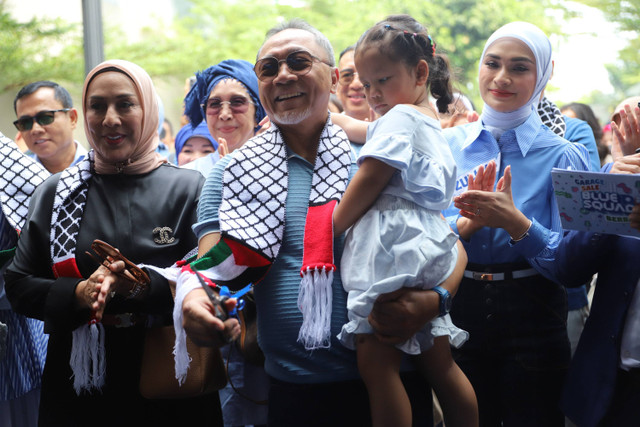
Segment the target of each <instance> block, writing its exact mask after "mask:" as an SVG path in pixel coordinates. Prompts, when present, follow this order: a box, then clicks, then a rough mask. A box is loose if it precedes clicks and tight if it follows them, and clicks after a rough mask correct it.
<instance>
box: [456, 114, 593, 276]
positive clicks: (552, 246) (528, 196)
mask: <svg viewBox="0 0 640 427" xmlns="http://www.w3.org/2000/svg"><path fill="white" fill-rule="evenodd" d="M534 113H535V112H534ZM507 132H512V133H513V132H515V138H516V141H517V142H516V143H514V144H512V145H511V146H508V147H506V148H504V149H502V150H501V149H500V147H499V145H498V142H497V141H496V140H495V138H494V137H493V135H492V134H491V132H489V131H488V130H487V129H485V128H484V127H483V125H482V123H481V122H480V121H477V122H474V123H469V124H467V125H462V126H457V127H454V128H449V129H445V130H444V135H445V137H446V139H447V141H448V142H449V146H450V147H451V151H452V153H453V157H454V159H455V160H456V163H457V165H458V172H459V177H460V178H459V180H458V185H459V186H460V187H462V186H463V185H464V184H465V181H466V179H465V178H464V176H465V173H468V172H469V171H473V170H474V169H475V168H476V167H477V166H478V165H479V164H482V163H486V162H488V161H489V160H491V159H494V158H497V157H498V155H499V159H500V164H499V171H498V176H497V178H496V182H497V179H499V178H500V177H502V176H503V174H504V169H505V167H506V166H507V165H511V175H512V184H511V188H512V194H513V201H514V203H515V206H516V207H517V208H518V209H519V210H520V211H521V212H522V213H523V214H524V215H526V216H527V218H529V219H531V220H532V221H533V225H532V227H531V229H530V231H529V236H528V237H527V238H525V239H524V240H522V241H520V242H518V243H516V244H511V243H510V236H509V234H508V233H507V232H506V231H505V230H503V229H502V228H489V227H484V228H482V229H481V230H479V231H478V232H476V233H475V234H474V235H473V236H472V237H471V238H470V240H469V241H463V242H462V243H463V244H464V246H465V249H466V250H467V253H468V256H469V262H471V263H477V264H485V265H486V264H502V263H518V262H524V261H528V262H529V263H530V264H531V265H532V266H533V267H534V268H536V269H537V270H538V271H541V272H542V271H548V272H551V271H553V270H552V269H550V268H549V266H550V265H551V264H552V263H553V262H554V257H555V252H556V250H557V248H558V242H559V241H560V239H561V238H562V232H563V230H562V224H561V221H560V215H559V213H558V209H557V206H556V200H555V197H554V192H553V185H552V181H551V173H550V172H551V169H552V168H554V167H555V168H562V169H568V168H571V169H576V170H588V169H589V153H588V151H587V149H586V148H585V147H584V146H583V145H581V144H574V143H571V142H568V141H567V140H565V139H563V138H560V137H558V136H557V135H555V134H554V133H553V132H552V131H551V130H549V128H547V127H546V126H544V124H543V123H542V121H541V120H540V117H539V116H538V114H537V113H535V114H531V115H530V116H529V118H528V119H527V120H526V121H525V122H524V123H523V124H521V125H520V126H518V127H516V128H515V129H513V130H509V131H506V132H505V134H506V133H507ZM505 134H503V136H502V137H501V138H504V137H505ZM444 214H445V216H446V217H447V219H448V220H449V223H450V225H451V226H452V228H453V229H454V231H456V232H457V230H458V229H457V226H456V221H457V219H458V218H459V214H458V210H457V209H456V208H455V207H453V205H451V207H450V208H449V209H447V210H446V211H445V212H444ZM550 277H553V276H550Z"/></svg>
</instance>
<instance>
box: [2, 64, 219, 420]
mask: <svg viewBox="0 0 640 427" xmlns="http://www.w3.org/2000/svg"><path fill="white" fill-rule="evenodd" d="M82 107H83V113H84V125H85V132H86V135H87V139H88V140H89V144H90V145H91V148H92V150H91V152H90V153H89V156H88V158H87V159H86V160H85V161H82V162H80V163H79V164H78V165H76V166H74V167H72V168H69V169H67V170H65V171H63V172H61V173H59V174H56V175H54V176H52V177H51V178H49V179H48V180H47V181H45V182H44V183H43V184H42V185H41V186H39V187H38V189H37V191H36V193H35V194H34V196H33V199H32V201H31V206H30V211H29V217H28V219H27V223H26V225H25V227H24V229H23V230H22V234H21V237H20V241H19V243H18V248H17V251H16V255H15V258H14V260H13V263H12V264H11V266H10V267H9V269H8V272H7V274H6V289H7V294H8V296H9V299H10V301H11V303H12V305H13V308H14V309H15V310H16V311H17V312H19V313H22V314H24V315H26V316H29V317H34V318H37V319H40V320H43V321H44V322H45V332H46V333H49V334H50V339H49V348H48V359H47V361H46V365H45V370H44V376H43V384H42V395H41V402H40V425H55V426H60V425H64V426H75V425H78V426H87V425H91V426H97V425H109V426H114V425H120V426H122V425H135V426H142V425H199V426H205V425H207V426H208V425H221V424H222V421H221V420H222V418H221V414H220V407H219V402H218V398H217V395H216V393H215V392H214V394H213V395H212V394H208V395H204V396H200V397H197V398H188V399H180V400H178V399H175V400H172V399H171V400H150V399H145V398H143V397H142V396H141V395H140V393H139V387H138V385H139V378H140V366H141V361H142V350H143V343H144V337H145V329H146V328H147V327H150V326H153V325H155V326H158V325H166V324H167V323H168V324H171V312H172V309H173V298H172V295H171V290H170V286H169V282H168V281H167V280H166V279H165V278H163V277H162V276H160V275H158V274H157V273H155V271H149V270H147V273H148V275H149V277H150V283H149V284H148V286H146V287H139V286H136V285H134V284H133V283H132V282H130V281H127V280H124V279H121V278H120V276H119V275H118V274H116V272H117V271H118V270H121V269H123V268H124V265H122V264H123V263H121V262H119V263H116V264H114V265H113V266H112V267H110V268H111V269H109V268H106V267H104V266H98V265H97V264H96V262H95V261H94V260H93V259H92V257H90V256H89V255H87V254H86V253H85V251H87V250H89V248H90V247H91V243H92V242H93V241H94V239H100V240H104V241H106V242H109V243H110V244H112V245H113V246H115V247H117V248H119V249H120V250H121V251H122V253H123V254H125V255H126V256H127V257H128V258H129V259H130V260H131V261H132V262H134V263H136V264H148V265H155V266H167V267H168V266H170V265H171V264H173V263H174V262H175V261H176V260H179V259H181V258H183V257H184V256H185V255H186V254H187V253H188V252H189V251H190V250H192V249H193V248H195V247H196V246H197V241H196V237H195V235H194V233H193V232H192V231H191V225H192V224H193V223H195V222H196V207H197V203H198V199H199V196H200V189H201V187H202V184H203V181H204V178H202V176H201V175H200V174H199V173H198V172H196V171H191V170H185V169H179V168H177V167H175V166H172V165H170V164H168V163H166V161H164V160H163V159H162V158H161V157H160V156H159V155H158V154H157V153H156V152H155V149H156V147H157V144H158V141H159V137H158V133H157V129H158V104H157V97H156V93H155V89H154V87H153V83H152V81H151V78H150V77H149V75H148V74H147V73H146V72H145V71H144V70H143V69H142V68H140V67H138V66H137V65H135V64H132V63H130V62H127V61H119V60H114V61H107V62H104V63H102V64H100V65H98V66H97V67H96V68H94V69H93V70H92V71H91V72H90V73H89V75H88V76H87V78H86V80H85V84H84V88H83V93H82ZM107 295H108V296H107ZM99 296H101V297H100V298H99ZM105 296H107V298H106V299H105V298H104V297H105Z"/></svg>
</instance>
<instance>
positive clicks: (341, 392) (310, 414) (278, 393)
mask: <svg viewBox="0 0 640 427" xmlns="http://www.w3.org/2000/svg"><path fill="white" fill-rule="evenodd" d="M401 377H402V380H403V382H404V386H405V389H406V390H407V394H408V395H409V399H410V400H411V409H412V412H413V425H414V426H425V427H426V426H429V427H432V426H433V411H432V409H433V406H432V404H433V400H432V395H431V389H430V388H429V386H428V384H427V382H426V380H424V379H423V377H422V376H421V375H420V374H419V373H417V372H406V373H403V374H401ZM268 425H269V427H300V426H305V427H370V426H371V412H370V408H369V396H368V394H367V389H366V387H365V385H364V383H363V382H362V381H360V380H354V381H344V382H336V383H323V384H292V383H287V382H283V381H279V380H276V379H274V378H271V386H270V388H269V422H268Z"/></svg>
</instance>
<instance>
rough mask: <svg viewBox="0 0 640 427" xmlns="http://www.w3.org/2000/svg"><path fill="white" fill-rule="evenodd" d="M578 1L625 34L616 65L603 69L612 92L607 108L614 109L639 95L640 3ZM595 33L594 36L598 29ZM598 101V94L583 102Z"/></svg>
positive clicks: (632, 0) (629, 0) (615, 0)
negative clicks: (627, 41)
mask: <svg viewBox="0 0 640 427" xmlns="http://www.w3.org/2000/svg"><path fill="white" fill-rule="evenodd" d="M578 1H580V3H583V4H586V5H588V6H591V7H595V8H597V9H600V10H601V11H602V12H603V13H604V15H605V17H606V18H607V19H608V20H609V21H611V22H615V23H616V24H617V25H618V27H619V28H620V31H621V32H628V33H626V34H627V35H628V36H629V37H628V38H629V43H628V44H627V45H626V46H624V47H622V48H621V49H620V50H619V52H618V60H617V61H616V63H615V64H610V65H608V66H607V67H606V68H607V71H608V72H609V81H610V82H611V85H612V86H613V87H614V90H615V95H614V96H613V97H612V100H611V102H610V103H609V107H610V108H613V107H615V105H616V104H617V103H618V102H619V101H620V100H622V99H623V98H626V97H628V96H632V95H634V94H638V92H639V89H640V61H638V52H639V51H640V25H639V24H638V23H639V22H640V0H622V1H621V0H578ZM594 31H596V32H597V31H598V29H597V28H596V29H594ZM601 98H602V97H601V96H600V94H592V95H591V96H590V97H589V98H588V99H587V100H586V101H585V102H596V101H597V100H598V99H601Z"/></svg>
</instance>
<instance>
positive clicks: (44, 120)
mask: <svg viewBox="0 0 640 427" xmlns="http://www.w3.org/2000/svg"><path fill="white" fill-rule="evenodd" d="M69 110H71V108H62V109H60V110H45V111H40V112H39V113H38V114H36V115H35V116H24V117H20V118H19V119H18V120H16V121H15V122H13V125H14V126H15V127H16V129H18V130H19V131H20V132H24V131H25V130H31V128H33V121H34V120H35V121H36V122H38V124H39V125H40V126H46V125H50V124H51V123H53V122H54V120H55V119H56V113H59V112H67V111H69Z"/></svg>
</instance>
